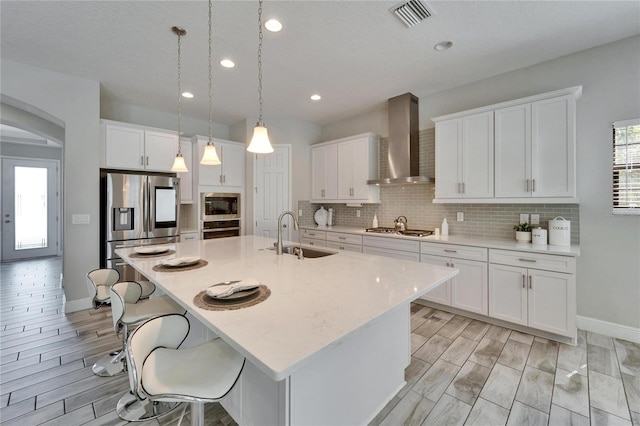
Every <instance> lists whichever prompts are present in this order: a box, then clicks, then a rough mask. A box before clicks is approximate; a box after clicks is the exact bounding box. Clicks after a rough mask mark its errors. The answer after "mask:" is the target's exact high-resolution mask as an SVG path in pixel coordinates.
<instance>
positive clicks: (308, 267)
mask: <svg viewBox="0 0 640 426" xmlns="http://www.w3.org/2000/svg"><path fill="white" fill-rule="evenodd" d="M273 243H274V240H273V239H268V238H263V237H258V236H253V235H250V236H243V237H233V238H220V239H212V240H195V241H186V242H182V243H178V244H169V246H171V248H173V249H175V251H176V253H175V254H174V255H169V256H165V257H153V258H149V259H145V258H139V257H134V258H131V257H129V255H130V254H132V253H133V250H134V249H133V248H125V249H118V250H116V253H117V254H118V255H119V256H121V257H122V258H123V259H125V260H126V261H127V262H128V263H130V264H131V265H133V267H134V268H135V269H137V270H138V271H140V272H141V273H142V274H144V275H145V276H146V277H148V278H149V280H150V281H151V282H153V283H154V284H156V285H157V286H158V287H159V288H161V289H162V290H163V291H164V292H165V293H166V294H168V295H169V296H171V297H172V298H174V299H175V300H176V301H178V302H179V303H180V304H181V305H182V306H184V307H185V308H186V309H187V311H188V312H190V313H191V314H193V315H194V316H195V317H196V318H198V319H199V320H200V321H202V322H203V323H204V324H205V325H206V326H208V327H209V328H210V329H211V330H213V331H214V332H215V333H216V334H217V335H219V336H220V337H222V338H224V339H225V340H226V341H227V342H228V343H229V344H230V345H232V346H233V347H234V348H235V349H236V350H238V351H239V352H240V353H242V354H243V355H244V356H246V357H247V358H248V359H249V360H250V361H251V362H252V363H254V364H255V365H256V366H258V367H259V368H260V369H261V370H263V371H264V372H265V373H266V374H267V375H268V376H270V377H271V378H272V379H274V380H282V379H284V378H286V377H287V376H289V375H290V374H291V373H292V372H293V371H295V370H296V369H297V368H299V367H301V366H302V365H305V364H306V363H307V362H309V361H311V360H312V359H313V358H314V357H315V356H317V355H319V354H321V353H323V352H324V351H327V350H330V349H331V347H333V346H334V345H339V344H340V342H341V340H342V339H344V338H346V337H347V336H348V335H349V334H350V333H352V332H354V331H356V330H357V329H359V328H361V327H366V325H367V324H368V323H370V322H371V321H375V320H376V318H378V317H379V316H381V315H382V314H384V313H385V312H388V311H389V310H392V309H394V308H396V307H399V306H401V305H403V304H405V303H409V302H410V301H412V300H415V299H416V298H418V297H420V296H422V295H424V294H425V293H427V292H428V291H429V290H432V289H434V288H435V287H437V286H438V285H439V284H442V283H443V282H445V281H447V280H449V279H450V278H452V277H453V276H455V275H457V273H458V270H457V269H453V268H446V267H440V266H435V265H429V264H426V263H418V262H411V261H404V260H398V259H391V258H384V257H379V256H374V255H368V254H361V253H351V252H344V251H340V252H338V253H336V254H335V255H332V256H327V257H323V258H316V259H309V258H307V259H304V260H298V258H297V257H296V256H293V255H288V254H283V255H281V256H277V255H276V254H275V252H274V251H272V250H267V248H269V247H273ZM327 251H331V250H329V249H327ZM182 256H199V257H201V258H202V259H205V260H207V262H208V265H207V266H205V267H203V268H199V269H193V270H186V271H180V272H155V271H154V270H153V269H152V268H153V266H154V265H156V264H159V263H161V262H162V261H163V260H167V259H170V258H173V257H182ZM249 277H252V278H255V279H257V280H258V281H260V282H261V283H262V284H265V285H267V286H268V287H269V289H270V290H271V296H270V297H269V298H268V299H267V300H266V301H264V302H262V303H259V304H257V305H254V306H251V307H248V308H243V309H238V310H230V311H208V310H205V309H201V308H197V307H196V306H195V305H194V303H193V298H194V297H195V295H196V294H198V293H199V292H200V291H202V290H204V289H206V288H207V287H209V286H211V285H213V284H216V283H220V282H223V281H231V280H242V279H245V278H249ZM407 321H408V319H407Z"/></svg>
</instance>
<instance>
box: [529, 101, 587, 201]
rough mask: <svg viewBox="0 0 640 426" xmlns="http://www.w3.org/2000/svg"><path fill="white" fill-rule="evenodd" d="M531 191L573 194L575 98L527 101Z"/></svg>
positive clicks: (555, 195) (542, 195)
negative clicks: (529, 124) (529, 111)
mask: <svg viewBox="0 0 640 426" xmlns="http://www.w3.org/2000/svg"><path fill="white" fill-rule="evenodd" d="M531 158H532V176H531V178H532V194H533V196H534V197H575V196H576V183H575V182H576V176H575V174H576V171H575V167H576V165H575V163H576V152H575V98H573V97H572V96H563V97H561V98H554V99H548V100H544V101H539V102H534V103H533V104H531Z"/></svg>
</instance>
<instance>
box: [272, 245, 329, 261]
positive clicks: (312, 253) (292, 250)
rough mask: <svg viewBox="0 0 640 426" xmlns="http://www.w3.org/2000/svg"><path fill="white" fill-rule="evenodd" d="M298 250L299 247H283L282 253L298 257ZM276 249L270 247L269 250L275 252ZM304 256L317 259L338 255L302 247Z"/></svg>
mask: <svg viewBox="0 0 640 426" xmlns="http://www.w3.org/2000/svg"><path fill="white" fill-rule="evenodd" d="M297 248H298V246H284V247H282V253H283V254H293V255H296V256H297V255H298V252H297ZM275 249H276V248H275V247H269V250H273V251H275ZM302 254H303V255H304V257H305V258H308V259H315V258H318V257H326V256H331V255H332V254H336V253H335V252H332V251H324V250H316V249H312V248H308V247H302Z"/></svg>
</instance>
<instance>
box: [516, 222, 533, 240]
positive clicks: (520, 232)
mask: <svg viewBox="0 0 640 426" xmlns="http://www.w3.org/2000/svg"><path fill="white" fill-rule="evenodd" d="M513 229H515V231H516V240H517V241H518V242H520V243H528V242H530V241H531V225H530V224H529V223H519V224H517V225H516V226H514V227H513Z"/></svg>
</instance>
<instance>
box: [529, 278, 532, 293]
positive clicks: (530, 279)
mask: <svg viewBox="0 0 640 426" xmlns="http://www.w3.org/2000/svg"><path fill="white" fill-rule="evenodd" d="M531 281H532V277H531V275H529V290H531V289H532V288H533V286H532V285H531Z"/></svg>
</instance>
